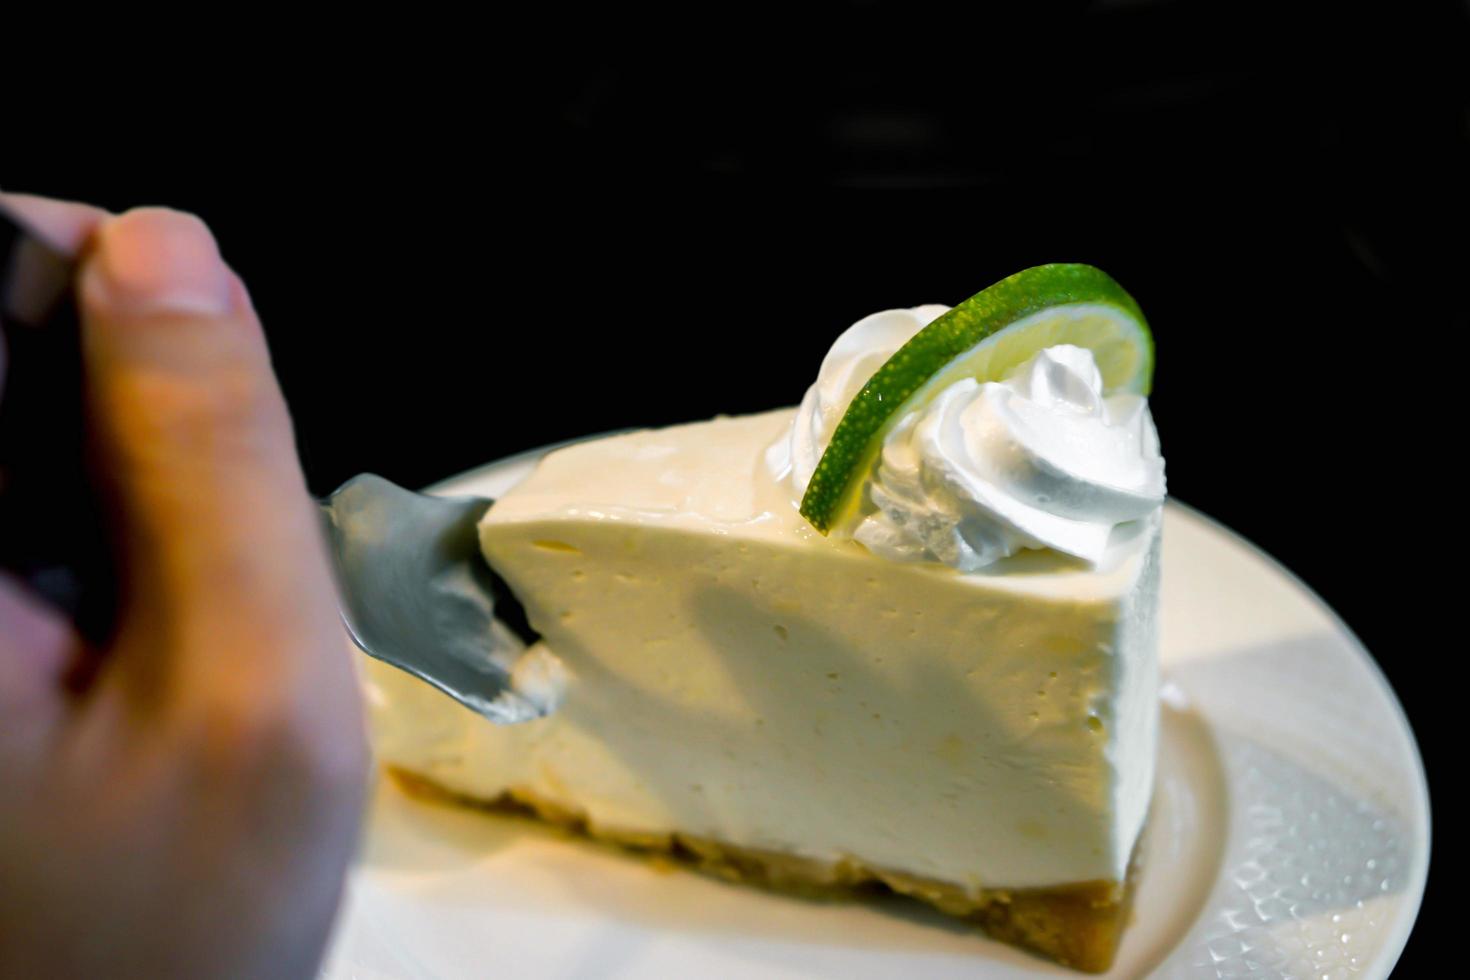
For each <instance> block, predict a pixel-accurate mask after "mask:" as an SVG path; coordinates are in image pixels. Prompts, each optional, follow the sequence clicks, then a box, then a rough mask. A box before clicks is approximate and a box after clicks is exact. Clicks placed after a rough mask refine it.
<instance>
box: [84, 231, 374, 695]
mask: <svg viewBox="0 0 1470 980" xmlns="http://www.w3.org/2000/svg"><path fill="white" fill-rule="evenodd" d="M79 295H80V299H81V309H82V320H83V330H82V336H83V356H84V359H85V367H86V371H87V376H88V395H89V399H90V404H89V408H90V411H91V414H92V426H93V435H94V438H95V440H96V453H97V458H98V462H99V469H100V479H101V480H102V481H103V482H104V485H105V486H106V487H107V488H108V490H109V491H110V495H111V503H112V508H113V511H114V513H115V516H114V520H115V525H116V528H117V535H118V544H119V561H120V563H121V566H122V569H121V582H120V591H121V603H122V617H123V621H122V623H121V630H122V634H121V635H122V636H123V638H124V640H123V642H121V644H120V645H121V647H122V649H119V650H117V651H115V653H114V657H113V660H114V664H113V666H112V667H111V668H109V669H111V670H115V671H116V672H118V673H119V675H120V676H121V677H122V678H123V681H124V683H130V684H131V685H132V687H133V689H134V691H135V692H137V693H142V694H144V695H146V696H147V697H149V698H165V697H176V698H182V699H184V700H186V701H187V700H188V699H190V698H192V697H195V696H196V695H197V694H199V693H200V692H207V693H209V694H210V695H211V697H226V698H231V697H232V698H238V699H240V702H241V703H242V704H247V703H250V702H251V701H252V699H256V698H257V697H258V695H259V694H260V692H261V691H274V692H286V693H288V694H289V693H290V692H293V691H296V690H298V689H299V688H300V687H301V686H303V685H308V686H309V685H314V684H315V685H321V684H325V685H329V686H333V687H337V688H339V689H345V690H349V691H350V690H353V686H352V683H351V677H350V669H351V668H350V663H349V662H348V661H347V658H346V657H345V656H344V655H343V653H342V651H341V643H340V633H339V632H338V627H337V621H336V614H335V601H334V590H333V586H332V582H331V577H330V573H329V572H328V566H327V562H326V558H325V554H324V549H323V545H322V541H321V534H320V531H319V528H318V523H317V520H318V519H317V517H316V514H315V508H314V506H313V505H312V504H311V502H310V500H309V498H308V496H307V493H306V487H305V483H304V480H303V478H302V475H301V471H300V468H299V466H298V464H297V459H296V453H295V445H294V440H293V438H292V433H291V426H290V422H289V418H288V416H287V413H286V408H285V403H284V400H283V399H282V397H281V393H280V390H279V389H278V387H277V385H276V382H275V378H274V375H273V374H272V371H271V366H270V361H269V357H268V355H267V352H266V346H265V342H264V338H263V335H262V333H261V330H260V326H259V323H258V322H257V320H256V318H255V314H254V312H253V310H252V309H251V306H250V302H249V299H248V297H247V296H246V293H245V290H244V287H243V286H242V285H241V284H240V282H239V280H238V279H237V278H236V277H235V276H234V275H233V274H232V273H231V272H230V271H229V269H228V268H226V266H225V264H224V262H223V261H222V259H221V258H220V254H219V251H218V249H217V247H216V245H215V242H214V239H213V238H212V236H211V235H210V233H209V231H208V229H207V228H206V227H205V226H204V224H203V223H202V222H200V221H199V220H198V219H197V218H194V217H191V216H188V215H184V214H181V213H178V212H173V211H166V210H161V209H144V210H137V211H131V212H129V213H127V214H124V215H122V216H120V217H117V218H113V219H111V220H109V221H106V222H104V223H103V224H102V225H101V226H100V227H99V228H98V230H97V232H96V234H95V236H94V240H93V243H92V248H91V251H90V252H89V253H88V256H87V258H86V260H85V262H84V264H83V267H82V271H81V279H80V286H79ZM128 637H132V638H133V641H132V642H128V641H127V638H128ZM344 685H345V687H344Z"/></svg>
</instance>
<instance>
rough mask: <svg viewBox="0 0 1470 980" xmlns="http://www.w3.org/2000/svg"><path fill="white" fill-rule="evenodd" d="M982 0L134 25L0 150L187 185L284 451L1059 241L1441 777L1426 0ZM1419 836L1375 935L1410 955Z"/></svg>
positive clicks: (744, 349) (1442, 99)
mask: <svg viewBox="0 0 1470 980" xmlns="http://www.w3.org/2000/svg"><path fill="white" fill-rule="evenodd" d="M998 9H999V8H992V7H985V8H983V11H982V10H980V9H979V8H977V9H976V10H975V11H973V12H971V13H970V14H967V15H964V16H956V14H955V13H954V12H953V11H946V10H944V9H942V8H927V7H922V6H916V5H912V4H899V3H883V2H868V3H851V4H845V5H841V4H839V5H835V6H828V7H823V8H821V9H820V10H816V9H812V10H809V11H808V13H806V14H804V15H803V17H801V18H793V17H792V15H791V13H790V10H784V11H780V12H769V11H763V10H759V9H757V8H746V7H741V8H734V7H722V6H714V7H709V8H706V9H704V10H703V11H702V13H701V15H700V17H699V18H698V19H697V20H696V19H694V18H692V17H691V16H690V15H689V14H688V13H687V12H686V13H685V14H682V15H679V16H678V17H669V16H658V17H655V16H653V15H651V14H647V15H642V16H640V17H638V18H634V17H633V16H632V15H630V14H628V13H627V12H625V11H620V12H617V13H610V12H603V13H601V14H589V13H587V12H584V11H574V10H571V9H569V8H556V9H548V10H546V11H545V12H544V13H543V14H542V15H540V16H538V18H537V20H536V22H535V23H531V22H526V21H516V22H512V21H509V20H506V21H503V22H499V23H491V24H487V25H484V26H483V27H481V28H479V29H475V30H470V29H469V28H468V26H467V25H460V26H459V27H456V25H453V24H442V25H434V26H433V27H432V28H431V29H429V30H425V29H424V26H423V25H419V26H418V27H417V28H416V29H410V28H404V29H403V30H402V31H401V32H398V31H397V29H395V28H392V27H390V28H388V29H386V30H381V31H378V32H376V33H373V34H372V35H371V36H367V35H365V34H364V33H362V32H361V25H359V26H357V27H354V28H353V29H351V30H348V29H344V30H342V31H340V32H337V31H322V32H318V33H315V34H312V35H310V36H305V35H302V36H299V37H297V38H296V39H295V40H294V41H285V42H281V43H280V44H278V45H277V46H276V47H274V48H271V49H264V48H261V49H256V50H254V51H252V52H251V53H249V54H248V55H244V56H239V57H232V58H231V57H223V56H222V57H220V58H219V59H217V60H216V59H212V58H204V59H203V60H202V61H201V60H199V59H197V58H195V59H190V61H189V62H188V64H187V65H181V64H180V63H179V62H178V61H177V60H176V59H177V52H167V51H150V52H148V53H147V54H142V53H139V54H138V55H137V56H135V57H134V56H123V57H121V58H119V59H118V60H117V61H116V62H115V63H111V64H110V67H109V69H108V71H107V72H106V77H105V81H104V83H103V84H102V85H100V86H97V85H91V86H89V91H88V93H87V94H86V95H85V96H84V97H82V98H80V99H78V100H75V101H74V102H73V103H72V104H71V106H70V107H69V109H66V110H58V107H48V108H47V109H46V110H45V111H44V112H39V113H37V115H36V118H35V119H34V120H32V119H30V118H29V117H26V116H25V115H24V113H22V114H21V115H20V116H19V117H17V115H16V114H15V113H12V115H11V117H10V118H11V123H10V131H11V133H12V136H17V137H19V138H12V139H7V140H6V142H5V143H0V186H4V187H5V188H6V189H8V190H26V191H34V192H40V193H47V194H52V195H56V196H63V197H73V198H80V199H86V200H90V201H94V202H97V203H100V204H103V205H106V206H108V207H110V208H114V209H122V208H125V207H128V206H131V205H135V204H145V203H147V204H152V203H167V204H171V205H174V206H177V207H181V208H185V209H190V210H193V211H196V212H198V213H199V214H201V215H202V216H204V217H205V218H206V219H207V220H208V221H209V222H210V223H211V225H212V226H213V227H214V228H215V230H216V233H217V235H218V236H219V238H220V239H221V241H222V246H223V249H224V252H225V254H226V257H227V258H228V259H229V260H230V261H231V262H232V264H234V265H235V266H236V268H238V269H239V270H240V271H241V273H242V274H243V275H244V276H245V278H246V280H247V282H248V283H249V284H250V286H251V288H252V291H253V293H254V296H255V298H256V302H257V305H258V307H259V308H260V310H261V312H262V315H263V317H264V319H265V322H266V326H267V330H268V332H269V334H270V340H271V344H272V347H273V350H274V354H275V358H276V362H277V367H278V370H279V373H280V375H281V379H282V383H283V385H284V387H285V389H286V393H287V396H288V398H289V399H290V401H291V404H292V406H293V410H294V413H295V418H296V423H297V428H298V432H299V436H300V440H301V445H302V450H303V455H304V459H305V464H306V469H307V474H308V477H309V479H310V482H311V484H312V486H313V488H314V489H315V490H317V491H320V492H325V491H327V490H330V489H331V488H332V487H333V486H335V485H336V484H337V483H338V482H340V481H341V480H343V479H344V478H346V477H347V476H350V475H352V474H353V473H356V472H358V471H361V470H373V471H377V472H380V473H383V474H385V475H387V476H389V477H391V478H393V479H396V480H398V481H400V482H402V483H405V484H408V485H421V484H425V483H429V482H432V481H434V480H436V479H439V478H441V477H444V476H446V475H449V474H452V473H454V472H456V471H459V470H463V469H465V468H468V467H471V466H474V465H476V464H478V463H481V462H484V461H486V460H489V459H493V458H496V457H499V456H502V455H504V454H507V453H511V452H514V451H517V450H521V449H525V448H529V447H532V446H536V445H539V444H543V443H546V442H548V441H552V440H557V439H563V438H567V437H572V436H577V435H583V434H586V433H589V432H594V431H601V430H605V429H611V428H618V427H623V426H635V425H649V424H660V423H670V422H678V421H685V420H691V419H698V418H704V417H707V416H710V415H713V414H715V413H718V412H729V413H738V412H746V411H755V410H760V409H765V408H769V407H773V406H776V405H781V404H790V403H794V402H796V401H797V400H798V399H799V398H800V396H801V394H802V392H803V390H804V389H805V386H806V385H807V384H809V383H810V381H811V379H812V378H813V377H814V375H815V372H816V368H817V365H818V364H819V362H820V360H821V357H822V354H823V352H824V351H825V350H826V348H827V346H828V344H829V343H830V342H831V340H832V338H833V337H834V336H835V335H836V334H837V332H838V331H840V330H841V329H843V328H844V327H846V326H847V325H848V324H850V323H851V322H853V321H854V320H855V319H857V318H859V317H860V316H862V315H864V314H866V313H869V312H872V311H874V310H877V309H882V308H887V307H893V306H908V305H914V304H918V303H928V302H944V303H954V302H957V301H959V300H960V299H963V298H964V297H966V296H968V295H970V294H971V293H973V292H975V291H977V290H979V289H980V288H982V287H984V286H986V285H988V284H989V283H991V282H993V281H994V280H996V279H999V278H1001V277H1003V276H1005V275H1008V274H1009V273H1011V272H1014V271H1016V270H1018V269H1020V268H1022V267H1025V266H1028V265H1033V264H1037V263H1041V262H1047V261H1084V262H1091V263H1093V264H1096V265H1099V266H1101V267H1102V268H1104V269H1106V270H1107V271H1109V272H1110V273H1111V274H1112V275H1113V276H1114V277H1116V278H1117V279H1118V280H1119V281H1121V282H1122V283H1123V284H1124V286H1125V287H1127V288H1128V289H1129V290H1130V291H1131V292H1132V293H1133V294H1134V296H1135V297H1136V298H1137V299H1138V300H1139V302H1140V303H1141V304H1142V306H1143V308H1144V310H1145V312H1146V313H1147V315H1148V317H1149V319H1150V322H1151V324H1152V326H1153V330H1154V334H1155V338H1156V341H1157V346H1158V368H1157V375H1156V382H1155V391H1154V394H1153V397H1152V405H1153V411H1154V415H1155V418H1156V420H1157V423H1158V427H1159V430H1160V434H1161V438H1162V440H1163V446H1164V450H1165V455H1166V457H1167V459H1168V471H1169V485H1170V490H1171V493H1172V494H1173V495H1175V496H1176V497H1178V498H1179V499H1181V500H1184V501H1186V502H1188V503H1190V504H1192V505H1194V506H1196V507H1198V508H1200V509H1202V510H1203V511H1205V512H1206V513H1208V514H1210V515H1212V516H1214V517H1216V518H1218V519H1220V520H1221V521H1223V522H1224V523H1225V524H1227V525H1229V526H1230V527H1232V528H1235V529H1236V530H1238V531H1239V532H1241V533H1242V534H1244V535H1245V536H1246V537H1248V538H1249V539H1251V540H1253V541H1255V542H1256V543H1258V544H1259V545H1261V546H1262V547H1263V548H1265V549H1266V550H1267V551H1269V552H1271V553H1272V554H1273V555H1275V556H1276V557H1277V558H1279V559H1281V560H1282V561H1283V562H1284V563H1285V564H1286V565H1287V566H1288V567H1290V568H1291V569H1293V570H1294V571H1295V572H1296V573H1297V574H1299V575H1300V576H1301V577H1302V578H1303V579H1304V580H1305V581H1306V582H1307V583H1308V584H1309V585H1310V586H1312V587H1313V588H1314V589H1315V590H1317V591H1318V592H1319V593H1320V594H1322V595H1323V597H1324V598H1326V600H1327V601H1328V602H1329V603H1330V604H1331V605H1332V606H1333V607H1334V608H1336V609H1337V610H1338V611H1339V612H1340V613H1341V614H1342V615H1343V617H1344V618H1345V619H1346V620H1347V622H1348V623H1349V625H1350V626H1351V627H1352V628H1353V629H1354V630H1355V631H1356V632H1357V633H1358V634H1359V636H1361V637H1362V639H1363V640H1364V642H1365V643H1366V645H1367V647H1368V648H1369V649H1370V650H1371V651H1372V652H1373V653H1374V655H1375V656H1376V657H1377V659H1378V661H1379V663H1380V664H1381V665H1382V667H1383V669H1384V671H1385V672H1386V674H1387V675H1388V677H1389V678H1390V680H1391V681H1392V683H1393V685H1394V687H1395V689H1396V690H1397V691H1398V693H1399V695H1400V697H1401V699H1402V700H1403V702H1404V704H1405V707H1406V710H1407V712H1408V715H1409V718H1410V720H1411V722H1412V723H1413V725H1414V727H1415V731H1416V734H1417V736H1418V740H1419V745H1420V748H1421V751H1422V753H1423V755H1424V758H1425V761H1426V764H1427V766H1428V768H1429V770H1430V774H1431V780H1432V786H1431V788H1432V790H1433V791H1434V792H1435V795H1436V800H1437V802H1439V803H1443V801H1444V795H1445V792H1444V790H1443V787H1444V786H1445V785H1446V782H1445V779H1444V776H1445V775H1446V774H1445V773H1444V772H1443V771H1442V769H1443V767H1444V766H1446V765H1448V764H1449V758H1450V753H1451V752H1453V746H1456V745H1458V744H1460V743H1462V742H1463V741H1464V736H1463V734H1461V733H1460V732H1459V731H1458V729H1459V728H1460V727H1461V726H1460V725H1459V724H1458V721H1459V719H1458V718H1455V717H1453V713H1454V711H1455V710H1456V709H1455V708H1454V706H1453V702H1451V701H1450V700H1449V694H1450V691H1451V690H1453V689H1455V688H1456V687H1458V684H1457V682H1456V681H1455V679H1454V678H1455V677H1457V676H1458V674H1459V672H1460V669H1461V668H1460V667H1459V665H1458V663H1457V661H1458V660H1459V659H1460V657H1461V656H1462V655H1463V653H1464V640H1463V638H1459V639H1457V634H1455V633H1453V632H1451V629H1450V627H1451V625H1452V624H1453V623H1454V622H1455V621H1456V619H1457V613H1458V612H1459V610H1457V609H1455V608H1453V599H1452V595H1453V593H1452V588H1453V587H1454V585H1453V582H1451V584H1450V585H1444V586H1435V585H1428V584H1426V581H1430V582H1432V581H1450V580H1451V578H1452V577H1453V576H1456V575H1458V573H1457V572H1456V571H1455V570H1454V569H1455V568H1456V566H1458V565H1460V564H1462V563H1463V558H1462V557H1461V556H1460V550H1459V549H1460V548H1461V546H1462V545H1463V542H1464V537H1465V535H1464V532H1463V521H1464V516H1465V513H1466V507H1465V506H1464V504H1463V503H1462V502H1461V500H1460V499H1459V498H1460V495H1459V494H1457V493H1456V492H1455V489H1456V488H1457V487H1458V486H1460V485H1461V484H1462V483H1463V477H1459V476H1456V475H1455V472H1454V471H1455V469H1456V468H1458V466H1459V463H1460V461H1459V459H1458V457H1459V455H1460V454H1461V452H1462V450H1463V446H1464V437H1463V434H1462V428H1463V417H1464V408H1463V404H1464V394H1463V391H1464V389H1465V387H1466V384H1467V378H1466V374H1465V368H1464V362H1463V361H1462V360H1460V354H1459V351H1460V347H1461V346H1462V341H1461V337H1462V335H1463V333H1464V329H1465V327H1466V326H1467V321H1470V317H1467V314H1466V299H1465V296H1464V294H1465V293H1466V282H1467V272H1466V269H1467V265H1466V258H1467V249H1466V246H1465V241H1464V239H1465V235H1466V234H1467V229H1470V224H1467V217H1470V212H1467V206H1466V200H1467V199H1466V183H1467V177H1470V167H1467V164H1470V152H1467V148H1470V135H1467V126H1470V115H1467V106H1470V103H1467V99H1466V91H1467V87H1466V74H1465V70H1464V66H1465V64H1466V55H1467V45H1466V42H1467V36H1470V35H1467V15H1466V8H1465V7H1464V6H1461V5H1456V4H1442V5H1435V4H1428V3H1425V4H1407V3H1401V4H1392V5H1390V4H1383V5H1380V6H1376V7H1369V8H1367V9H1366V10H1362V11H1358V10H1355V9H1349V8H1346V7H1342V6H1336V7H1332V8H1330V10H1327V9H1325V8H1324V9H1325V12H1322V13H1319V14H1312V13H1310V12H1308V11H1304V10H1303V9H1300V8H1297V7H1293V6H1292V5H1288V4H1259V3H1257V4H1253V3H1249V2H1243V0H1242V2H1231V3H1219V2H1204V0H1200V2H1179V3H1165V2H1149V0H1135V2H1125V3H1107V4H1086V3H1075V4H1062V5H1056V4H1051V5H1026V6H1022V7H1020V8H1019V12H1018V11H1017V10H1010V11H1009V12H1008V13H1007V14H1006V15H1005V16H1003V17H1002V16H999V14H998ZM1007 9H1008V10H1009V8H1007ZM1288 11H1293V12H1294V13H1292V14H1291V16H1287V12H1288ZM574 28H575V29H574ZM282 34H283V36H289V35H290V32H282ZM68 113H69V114H68ZM58 120H61V121H62V125H60V126H58V125H57V121H58ZM32 122H34V123H35V128H30V127H31V125H32ZM43 123H46V124H49V126H50V128H49V129H48V130H47V134H46V137H45V138H44V139H43V138H40V137H39V135H38V134H39V133H40V132H41V125H42V124H43ZM1436 566H1443V567H1444V571H1442V572H1441V573H1440V575H1439V576H1432V575H1427V574H1426V569H1427V568H1430V567H1436ZM1446 613H1448V615H1446ZM1329 682H1330V681H1329ZM1446 745H1448V746H1450V748H1446ZM1444 814H1445V811H1444V810H1443V809H1441V810H1440V817H1441V822H1440V826H1441V828H1444V827H1447V826H1448V827H1452V826H1453V825H1452V824H1450V823H1449V821H1447V820H1446V819H1445V816H1444ZM1445 837H1446V835H1444V834H1439V835H1438V839H1437V840H1436V844H1435V846H1436V862H1435V868H1436V873H1435V875H1434V876H1432V877H1431V882H1430V891H1429V894H1428V896H1427V898H1426V902H1425V907H1424V913H1423V916H1422V917H1421V920H1420V925H1419V927H1418V928H1417V929H1416V932H1415V936H1414V938H1413V939H1412V940H1411V943H1410V946H1409V948H1408V949H1407V951H1406V953H1405V956H1404V959H1403V960H1402V961H1401V968H1400V972H1401V973H1402V975H1406V976H1426V975H1434V974H1435V973H1437V972H1438V971H1437V970H1436V968H1435V967H1433V966H1431V965H1430V964H1431V963H1432V958H1433V955H1434V949H1433V945H1434V944H1433V933H1434V932H1435V931H1436V927H1435V925H1434V923H1435V922H1436V921H1439V919H1438V912H1437V898H1436V896H1437V895H1439V894H1442V893H1443V891H1444V887H1443V884H1442V882H1443V879H1444V878H1445V866H1446V865H1445V862H1446V861H1447V860H1449V858H1448V857H1447V850H1448V845H1447V844H1446V840H1445Z"/></svg>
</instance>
